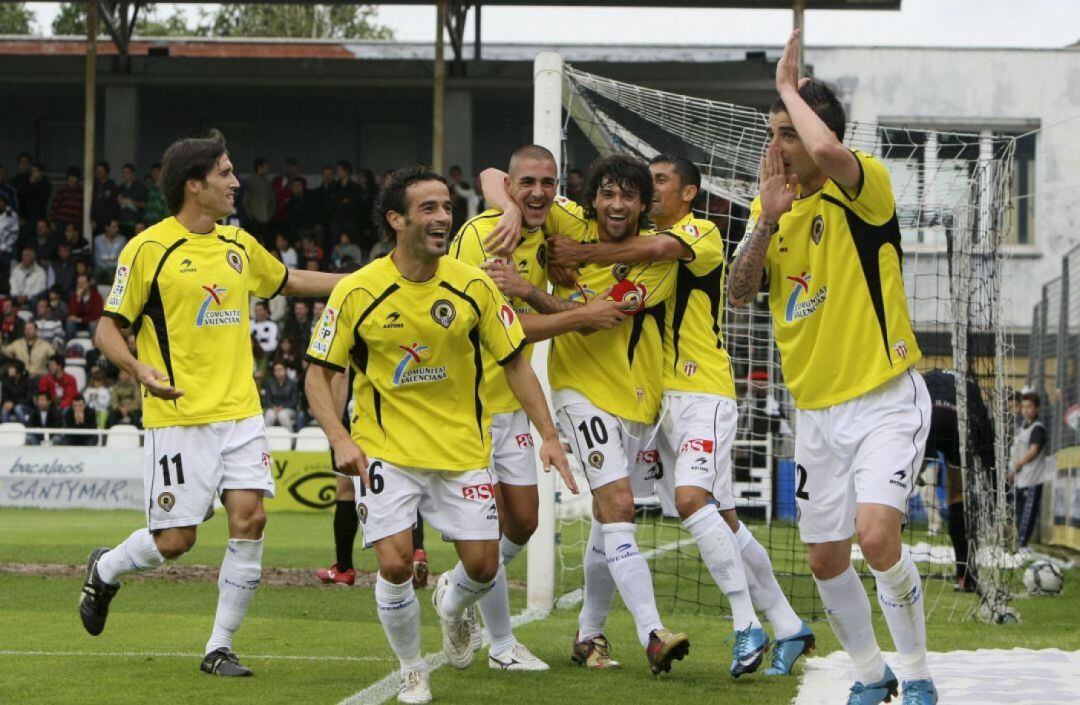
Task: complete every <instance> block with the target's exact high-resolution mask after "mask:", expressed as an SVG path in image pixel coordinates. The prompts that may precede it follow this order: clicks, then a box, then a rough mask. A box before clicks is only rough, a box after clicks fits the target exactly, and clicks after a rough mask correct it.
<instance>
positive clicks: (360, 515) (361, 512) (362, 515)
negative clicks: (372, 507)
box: [356, 502, 367, 524]
mask: <svg viewBox="0 0 1080 705" xmlns="http://www.w3.org/2000/svg"><path fill="white" fill-rule="evenodd" d="M356 518H357V519H359V520H360V523H361V524H365V523H367V505H366V504H364V503H363V502H361V503H360V504H358V505H356Z"/></svg>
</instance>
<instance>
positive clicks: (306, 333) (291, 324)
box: [282, 299, 315, 350]
mask: <svg viewBox="0 0 1080 705" xmlns="http://www.w3.org/2000/svg"><path fill="white" fill-rule="evenodd" d="M314 326H315V321H314V320H313V319H312V318H311V308H310V307H309V306H308V302H307V301H305V300H304V299H297V300H296V301H295V302H293V310H292V315H291V316H289V317H288V318H286V320H285V330H284V331H282V332H283V333H284V335H285V337H286V338H292V341H293V344H294V345H295V346H296V348H297V349H298V350H307V347H308V342H309V341H310V340H311V331H312V329H313V328H314Z"/></svg>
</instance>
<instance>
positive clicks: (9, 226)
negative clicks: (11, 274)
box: [0, 192, 19, 274]
mask: <svg viewBox="0 0 1080 705" xmlns="http://www.w3.org/2000/svg"><path fill="white" fill-rule="evenodd" d="M18 243H19V214H18V213H16V212H15V208H14V207H13V206H12V204H11V202H10V201H8V197H7V195H6V194H5V193H3V192H0V274H7V273H8V271H9V270H10V269H11V261H12V259H14V257H15V248H16V247H17V246H18Z"/></svg>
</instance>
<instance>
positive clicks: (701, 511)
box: [549, 154, 814, 677]
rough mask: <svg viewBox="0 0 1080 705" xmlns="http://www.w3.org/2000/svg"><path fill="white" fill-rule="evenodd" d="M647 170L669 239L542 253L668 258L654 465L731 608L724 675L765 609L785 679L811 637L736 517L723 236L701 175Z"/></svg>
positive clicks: (777, 666)
mask: <svg viewBox="0 0 1080 705" xmlns="http://www.w3.org/2000/svg"><path fill="white" fill-rule="evenodd" d="M649 171H650V172H651V174H652V179H653V199H652V207H651V209H650V212H649V215H650V217H651V219H652V222H653V227H654V230H655V231H656V232H657V233H659V234H661V235H667V236H668V237H650V238H626V239H624V240H621V241H619V242H610V243H579V242H576V241H574V240H571V239H568V238H565V237H561V236H555V237H552V238H551V239H550V241H549V242H550V245H551V258H552V261H553V262H554V263H555V264H558V265H566V266H576V265H578V264H580V263H587V262H592V263H598V264H614V263H616V262H632V263H638V262H649V261H670V260H679V268H678V283H677V284H676V286H675V291H674V292H672V294H671V297H670V299H669V300H668V302H667V304H666V309H667V315H666V319H665V323H664V369H663V380H664V402H663V405H664V412H663V413H662V414H661V418H662V424H661V434H660V450H661V457H662V459H663V460H664V467H666V468H670V469H672V470H673V472H670V473H668V474H667V475H666V476H665V477H664V478H663V481H665V482H672V484H673V485H674V487H675V504H676V508H677V510H678V512H679V516H680V517H681V518H682V520H683V525H684V526H685V527H686V529H687V531H689V532H690V534H691V535H692V536H693V537H694V540H695V542H696V543H697V545H698V551H699V552H700V554H701V558H702V561H703V562H704V563H705V565H706V566H707V567H708V569H709V572H710V573H711V574H712V576H713V579H714V580H715V581H716V584H717V585H718V586H719V587H720V589H721V590H723V591H724V593H725V594H726V595H727V597H728V601H729V602H730V604H731V608H732V616H733V627H734V629H735V632H736V639H735V644H734V647H733V649H732V663H731V674H732V675H733V676H735V677H738V676H740V675H742V674H744V673H752V672H753V671H755V670H756V669H757V668H758V666H759V665H760V663H761V661H762V658H763V656H764V654H765V651H766V650H767V648H768V639H767V637H766V636H765V632H764V630H763V629H762V628H761V623H760V621H759V620H758V618H757V615H756V613H755V609H754V608H755V607H756V608H758V609H761V610H764V611H765V612H766V614H768V616H769V621H770V622H771V623H772V625H773V631H774V636H775V638H776V640H777V643H776V648H775V649H774V651H773V662H772V667H771V668H770V669H769V670H768V671H766V674H767V675H786V674H789V673H791V668H792V666H793V665H794V663H795V661H796V660H797V659H798V657H799V656H801V655H802V654H803V653H804V652H805V651H807V650H809V649H810V648H812V647H813V645H814V635H813V633H812V632H811V631H810V629H809V627H807V625H806V624H805V623H804V622H803V621H802V620H801V619H799V617H798V616H797V615H796V614H795V612H794V610H792V609H791V605H790V603H789V602H788V601H787V598H786V597H785V596H784V593H783V591H781V589H780V585H779V583H777V581H776V577H775V576H774V575H773V570H772V563H771V561H770V560H769V554H768V553H767V552H766V551H765V548H764V547H763V546H762V545H761V544H760V543H758V541H757V539H755V538H754V535H753V534H751V533H750V530H749V529H747V528H746V526H745V525H743V524H742V523H741V522H740V521H739V518H738V516H737V514H736V513H735V499H734V496H733V492H732V479H733V478H732V472H733V468H732V462H731V447H732V442H733V441H734V438H735V431H736V429H737V426H738V423H737V421H738V416H737V409H736V404H735V384H734V380H733V379H732V374H731V362H730V360H729V359H728V355H727V351H726V350H725V349H724V345H723V339H722V335H721V332H720V331H721V328H722V323H723V312H724V275H725V271H726V265H727V263H726V261H725V257H724V242H723V238H722V236H721V234H720V231H719V230H718V229H717V227H716V226H715V225H714V224H713V223H711V222H709V221H708V220H703V219H700V218H695V217H694V215H693V211H692V208H693V204H694V201H695V199H696V198H697V196H698V192H699V190H700V188H701V173H700V172H699V171H698V169H697V167H696V166H694V164H693V163H692V162H690V161H689V160H688V159H686V158H684V157H680V156H676V155H672V154H660V155H657V156H656V157H653V159H652V160H650V163H649ZM717 509H719V513H718V512H717ZM721 517H722V518H721ZM736 557H741V560H738V559H737V558H736ZM744 568H745V570H744ZM748 583H749V584H748Z"/></svg>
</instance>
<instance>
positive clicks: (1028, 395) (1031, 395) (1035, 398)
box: [1020, 392, 1042, 409]
mask: <svg viewBox="0 0 1080 705" xmlns="http://www.w3.org/2000/svg"><path fill="white" fill-rule="evenodd" d="M1020 401H1022V402H1023V401H1029V402H1031V403H1032V404H1034V405H1035V408H1036V409H1038V408H1039V407H1040V406H1042V402H1041V401H1039V395H1038V394H1036V393H1035V392H1025V393H1024V394H1021V395H1020Z"/></svg>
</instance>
